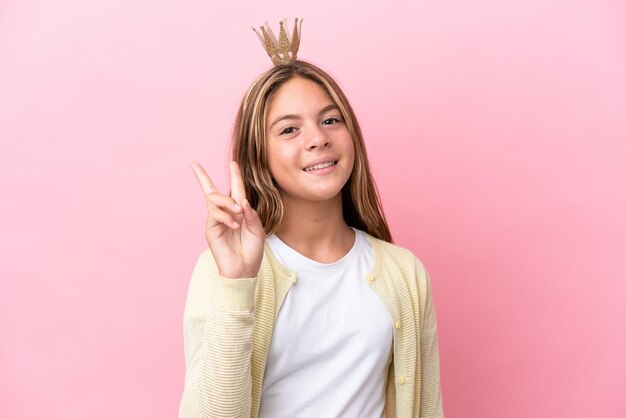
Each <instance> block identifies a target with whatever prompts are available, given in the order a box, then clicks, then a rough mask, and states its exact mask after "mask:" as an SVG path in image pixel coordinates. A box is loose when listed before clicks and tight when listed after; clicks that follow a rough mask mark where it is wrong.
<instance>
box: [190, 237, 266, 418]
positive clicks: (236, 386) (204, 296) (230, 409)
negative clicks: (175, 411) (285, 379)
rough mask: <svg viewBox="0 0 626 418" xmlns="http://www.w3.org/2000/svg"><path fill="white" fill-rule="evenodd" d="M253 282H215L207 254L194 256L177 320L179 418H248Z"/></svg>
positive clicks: (214, 270)
mask: <svg viewBox="0 0 626 418" xmlns="http://www.w3.org/2000/svg"><path fill="white" fill-rule="evenodd" d="M256 282H257V278H256V277H253V278H243V279H230V278H224V277H221V276H220V275H219V273H218V270H217V266H216V264H215V261H214V259H213V257H212V255H211V252H210V250H208V249H207V250H205V251H204V252H203V253H202V254H201V255H200V257H199V259H198V261H197V263H196V266H195V268H194V270H193V273H192V276H191V281H190V284H189V290H188V294H187V301H186V304H185V313H184V318H183V329H184V351H185V365H186V371H185V386H184V390H183V395H182V400H181V403H180V409H179V418H201V417H202V418H204V417H249V416H250V410H251V388H252V378H251V355H252V329H253V326H254V316H253V311H254V292H255V287H256Z"/></svg>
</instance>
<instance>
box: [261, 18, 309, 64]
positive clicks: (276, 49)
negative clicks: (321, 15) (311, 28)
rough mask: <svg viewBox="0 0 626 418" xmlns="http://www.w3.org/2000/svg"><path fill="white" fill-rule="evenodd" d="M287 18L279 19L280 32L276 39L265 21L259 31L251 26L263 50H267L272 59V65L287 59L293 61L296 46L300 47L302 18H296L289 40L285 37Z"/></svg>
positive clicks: (296, 50) (282, 62) (284, 61)
mask: <svg viewBox="0 0 626 418" xmlns="http://www.w3.org/2000/svg"><path fill="white" fill-rule="evenodd" d="M286 26H287V19H284V20H281V21H280V32H279V34H278V40H276V37H275V36H274V34H273V33H272V30H271V29H270V27H269V25H268V23H267V22H265V26H261V30H260V32H259V31H258V30H257V29H255V28H252V30H253V31H254V32H256V34H257V35H258V37H259V39H260V40H261V43H262V44H263V47H264V48H265V51H267V55H269V56H270V58H271V59H272V63H274V65H279V64H284V63H287V62H289V61H293V60H295V59H297V56H298V48H299V47H300V35H301V34H302V30H301V27H302V19H300V22H298V18H296V20H295V23H294V27H293V34H292V36H291V40H290V39H289V38H288V37H287V28H286Z"/></svg>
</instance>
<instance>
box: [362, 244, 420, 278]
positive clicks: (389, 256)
mask: <svg viewBox="0 0 626 418" xmlns="http://www.w3.org/2000/svg"><path fill="white" fill-rule="evenodd" d="M368 238H369V240H370V242H371V243H372V248H373V249H374V254H376V256H377V257H380V258H379V260H380V262H381V264H382V266H383V268H385V267H386V268H388V267H389V266H393V267H395V268H399V269H400V270H401V271H403V272H406V273H410V274H415V273H417V274H420V273H423V272H425V267H424V263H422V260H420V259H419V258H418V257H417V256H416V255H415V254H414V253H413V251H411V250H410V249H408V248H406V247H402V246H400V245H398V244H394V243H391V242H387V241H384V240H382V239H379V238H376V237H374V236H372V235H369V234H368Z"/></svg>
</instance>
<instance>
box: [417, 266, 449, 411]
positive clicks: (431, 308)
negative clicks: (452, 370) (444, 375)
mask: <svg viewBox="0 0 626 418" xmlns="http://www.w3.org/2000/svg"><path fill="white" fill-rule="evenodd" d="M423 271H424V274H425V277H426V292H425V304H424V318H423V321H422V323H421V329H420V359H421V379H422V380H421V394H420V399H421V405H420V414H419V416H420V418H444V414H443V405H442V396H441V386H440V382H439V343H438V336H437V318H436V314H435V303H434V300H433V294H432V286H431V280H430V275H429V274H428V271H427V270H426V269H425V268H424V270H423Z"/></svg>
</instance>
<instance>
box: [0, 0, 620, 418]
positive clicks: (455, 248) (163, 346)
mask: <svg viewBox="0 0 626 418" xmlns="http://www.w3.org/2000/svg"><path fill="white" fill-rule="evenodd" d="M220 3H221V5H220V6H216V5H215V4H213V3H210V2H208V1H202V2H201V1H178V2H174V1H166V0H156V1H140V0H130V1H129V0H124V1H121V0H114V1H97V2H96V1H91V2H85V1H78V0H67V1H62V0H54V1H42V0H39V1H38V0H19V1H18V0H5V1H3V2H2V4H1V5H0V138H1V141H0V176H1V177H0V193H1V194H0V196H2V204H0V228H1V232H0V234H1V235H0V236H1V239H0V254H2V262H1V264H0V265H1V268H2V271H1V273H0V277H1V280H2V287H1V291H0V399H1V400H0V416H1V417H3V418H4V417H7V418H19V417H53V418H56V417H93V418H100V417H173V416H176V414H177V411H178V405H179V401H180V396H181V393H182V384H183V376H184V358H183V341H182V313H183V306H184V301H185V297H186V292H187V284H188V280H189V276H190V274H191V269H192V268H193V266H194V263H195V261H196V259H197V256H198V254H199V253H200V252H201V251H202V250H203V249H204V248H206V242H205V240H204V232H203V229H204V221H205V216H206V211H205V205H204V200H203V197H202V193H201V190H200V188H199V186H198V184H197V183H196V180H195V178H194V177H193V173H192V171H191V169H190V168H189V162H190V161H191V160H197V161H199V162H200V163H202V164H203V165H204V166H205V167H206V168H207V170H208V171H209V173H210V174H212V176H213V178H214V179H215V182H216V184H217V185H218V186H221V187H222V190H224V191H225V190H227V182H226V179H227V177H226V173H227V170H226V169H227V157H228V156H227V152H226V147H227V141H228V139H229V136H230V130H231V127H232V122H233V119H234V116H235V111H236V108H237V105H238V103H239V100H240V99H241V96H242V94H243V93H244V91H245V89H246V88H247V86H248V85H249V83H250V82H251V81H252V80H253V79H254V77H255V76H256V75H257V74H258V73H260V72H261V71H263V70H265V69H266V68H268V67H269V66H270V65H271V63H270V61H269V58H268V57H267V56H266V55H265V52H264V51H263V49H262V47H261V45H260V43H259V41H258V39H257V38H256V35H255V34H254V33H253V32H252V30H251V29H250V27H251V26H258V25H260V24H261V23H262V22H263V21H265V20H266V19H267V20H269V21H270V22H271V23H272V24H273V25H274V27H276V26H275V25H276V24H277V21H278V20H279V19H281V18H284V17H289V18H290V19H291V18H292V17H295V16H302V17H304V23H303V26H302V28H303V38H302V44H301V52H300V57H301V58H303V59H308V60H310V61H312V62H314V63H317V64H320V65H322V67H323V68H326V69H327V70H328V71H329V72H330V73H331V74H332V75H334V76H335V77H336V79H337V80H338V81H339V83H340V84H341V85H342V86H343V87H344V89H345V91H346V93H347V95H348V97H349V98H350V100H351V102H352V104H353V106H354V108H355V110H356V113H357V116H358V117H359V120H360V122H361V124H362V126H363V130H364V133H365V137H366V143H367V146H368V150H369V154H370V159H371V163H372V166H373V170H374V175H375V177H376V179H377V182H378V185H379V188H380V191H381V194H382V196H383V201H384V205H385V209H386V213H387V216H388V218H389V221H390V224H391V227H392V231H393V232H394V235H395V239H396V242H397V243H398V244H400V245H403V246H405V247H408V248H410V249H411V250H412V251H413V252H414V253H415V254H416V255H418V257H419V258H420V259H421V260H422V261H423V262H424V263H425V264H426V266H427V268H428V269H429V271H430V272H431V276H432V278H433V292H434V295H435V301H436V302H435V305H436V310H437V315H438V323H439V333H440V334H439V344H440V351H441V381H442V390H443V400H444V408H445V412H446V416H447V417H448V418H454V417H464V418H479V417H480V418H492V417H493V418H496V417H497V418H503V417H504V418H508V417H567V418H571V417H575V418H576V417H610V418H618V417H625V416H626V400H624V390H625V389H624V388H625V387H626V360H624V354H625V353H626V324H625V322H626V321H625V319H626V308H625V305H626V297H625V292H626V282H625V281H624V271H625V269H626V220H625V216H624V213H626V181H625V180H626V167H625V166H626V165H625V160H626V117H625V114H626V76H625V74H626V48H625V47H624V45H625V43H626V24H624V22H626V5H624V3H623V2H621V1H608V0H588V1H555V0H551V1H546V0H531V1H524V2H520V1H502V0H479V1H472V2H464V1H454V0H451V1H435V2H433V1H420V2H414V1H403V2H392V3H388V4H383V3H382V2H376V3H365V2H362V1H350V2H337V1H328V2H326V1H321V2H319V1H318V2H306V3H302V2H294V1H288V2H287V1H286V2H271V3H269V4H268V3H267V2H250V3H249V4H242V3H239V2H220ZM261 3H263V4H261ZM296 3H299V4H298V7H295V5H296ZM300 3H301V4H300Z"/></svg>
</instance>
